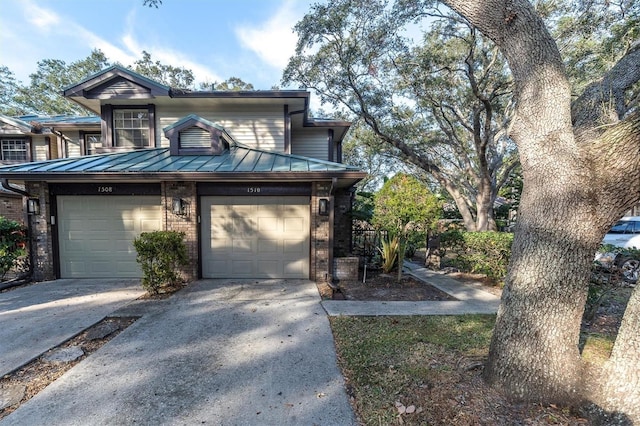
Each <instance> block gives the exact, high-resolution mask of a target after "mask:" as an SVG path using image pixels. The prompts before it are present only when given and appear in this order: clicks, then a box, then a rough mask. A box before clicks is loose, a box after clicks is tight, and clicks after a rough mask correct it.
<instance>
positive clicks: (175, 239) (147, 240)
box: [133, 231, 189, 294]
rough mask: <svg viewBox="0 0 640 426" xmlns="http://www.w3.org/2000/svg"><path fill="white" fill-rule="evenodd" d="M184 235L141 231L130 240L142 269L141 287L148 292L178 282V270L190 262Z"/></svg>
mask: <svg viewBox="0 0 640 426" xmlns="http://www.w3.org/2000/svg"><path fill="white" fill-rule="evenodd" d="M184 235H185V234H184V232H176V231H154V232H143V233H142V234H140V236H139V237H138V238H136V239H134V240H133V246H134V247H135V249H136V252H137V253H138V256H137V258H136V260H137V262H138V263H139V264H140V267H141V268H142V273H143V276H142V287H144V289H145V290H147V291H148V292H149V293H150V294H158V293H159V291H160V287H163V286H175V285H177V284H179V283H180V282H181V280H180V275H179V274H178V270H179V268H180V266H184V265H187V264H188V263H189V258H188V256H187V248H186V246H185V244H184V241H183V239H184Z"/></svg>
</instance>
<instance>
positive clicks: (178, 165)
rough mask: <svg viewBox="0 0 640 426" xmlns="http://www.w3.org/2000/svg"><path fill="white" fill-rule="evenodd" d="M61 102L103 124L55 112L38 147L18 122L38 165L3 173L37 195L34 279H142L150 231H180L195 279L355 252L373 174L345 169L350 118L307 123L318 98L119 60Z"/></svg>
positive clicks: (319, 265)
mask: <svg viewBox="0 0 640 426" xmlns="http://www.w3.org/2000/svg"><path fill="white" fill-rule="evenodd" d="M64 96H66V97H67V98H68V99H71V100H73V101H75V102H77V103H78V104H80V105H83V106H85V107H86V108H88V109H89V110H91V111H93V112H95V113H96V114H99V117H98V120H97V121H95V120H96V118H90V117H89V118H85V119H86V120H87V121H86V122H84V123H79V122H74V123H71V122H67V123H66V124H65V125H66V128H65V126H63V122H59V123H55V122H53V120H49V121H48V122H45V123H42V126H43V127H47V128H48V129H50V133H45V132H43V133H42V134H43V135H44V134H47V135H49V136H44V138H45V140H44V141H42V142H41V141H40V137H38V138H36V136H35V134H34V132H33V130H34V129H33V124H31V127H32V128H31V129H27V127H25V126H24V123H26V120H21V121H22V123H15V124H19V125H21V126H23V129H22V130H23V131H24V132H25V135H27V134H28V135H27V136H25V137H24V138H23V140H25V141H28V140H29V138H31V140H30V142H26V143H27V145H28V144H29V143H30V144H31V145H32V146H31V147H29V146H27V147H26V149H27V151H28V153H30V154H27V156H28V155H31V157H28V158H27V160H35V161H33V162H29V163H27V164H10V165H6V166H3V167H0V180H2V181H3V182H4V183H5V186H9V187H15V186H17V185H24V188H25V191H26V193H27V194H28V198H29V203H27V204H28V205H29V207H30V210H31V214H30V216H29V220H30V221H31V229H32V235H31V243H32V253H34V257H35V259H34V277H35V279H37V280H44V279H54V278H74V277H75V278H99V277H109V278H111V277H139V276H140V270H139V267H138V265H137V263H136V261H135V257H136V254H135V251H134V249H133V246H132V240H133V238H135V237H136V236H137V235H139V234H140V233H141V232H144V231H153V230H177V231H182V232H184V233H185V235H186V238H185V240H186V243H187V248H188V251H189V256H190V259H191V264H190V266H189V267H188V268H186V269H185V271H184V274H185V276H186V278H188V279H194V278H196V277H204V278H304V279H311V280H315V281H323V280H327V279H330V278H331V276H332V274H333V267H332V265H333V257H334V255H337V254H341V255H345V254H347V253H348V251H349V248H350V239H351V218H350V216H349V211H350V208H351V197H352V191H353V186H354V184H355V183H357V182H358V181H360V180H361V179H363V178H364V177H365V173H364V172H361V171H359V170H357V169H355V168H353V167H350V166H347V165H344V164H341V156H342V153H341V144H342V140H343V138H344V135H345V133H346V132H347V130H348V129H349V126H350V123H348V122H343V121H330V120H317V119H312V118H310V117H309V115H308V114H309V96H310V94H309V92H307V91H303V90H291V91H290V90H275V91H240V92H228V91H227V92H219V91H215V92H197V91H193V92H192V91H184V90H176V89H172V88H170V87H167V86H164V85H162V84H159V83H157V82H155V81H153V80H150V79H148V78H145V77H143V76H141V75H139V74H136V73H134V72H132V71H130V70H127V69H125V68H122V67H119V66H113V67H110V68H107V69H106V70H104V71H102V72H100V73H97V74H95V75H93V76H91V77H89V78H87V79H85V80H83V81H81V82H79V83H78V84H75V85H73V86H71V87H69V88H67V89H66V90H65V91H64ZM77 119H78V120H80V118H77ZM92 119H93V120H94V121H91V120H92ZM31 121H34V120H31ZM83 125H84V127H83ZM29 132H31V133H29ZM98 135H99V136H100V137H99V139H98ZM47 137H49V140H48V142H47V141H46V138H47ZM54 137H55V138H54ZM36 139H37V140H38V142H37V143H36V142H34V141H35V140H36ZM54 139H55V143H53V141H54ZM98 140H99V142H97V141H98ZM36 144H37V146H41V145H42V146H46V147H48V149H49V154H48V156H47V157H46V158H43V157H41V155H42V153H41V152H40V151H39V150H38V149H36V148H34V145H36ZM8 145H10V144H8ZM42 151H46V149H43V150H42ZM94 153H95V155H89V156H86V155H87V154H94ZM59 157H63V158H59ZM70 157H76V158H70ZM49 158H52V159H51V160H49V161H40V160H46V159H49ZM55 158H57V159H55Z"/></svg>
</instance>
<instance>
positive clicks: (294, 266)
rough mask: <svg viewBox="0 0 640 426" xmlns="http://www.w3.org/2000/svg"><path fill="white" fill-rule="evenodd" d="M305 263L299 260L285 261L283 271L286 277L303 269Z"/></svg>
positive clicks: (295, 274)
mask: <svg viewBox="0 0 640 426" xmlns="http://www.w3.org/2000/svg"><path fill="white" fill-rule="evenodd" d="M304 267H305V265H304V264H303V263H302V262H301V261H297V262H287V263H286V264H285V265H284V273H285V274H286V275H287V277H295V276H297V275H299V274H300V273H302V271H304Z"/></svg>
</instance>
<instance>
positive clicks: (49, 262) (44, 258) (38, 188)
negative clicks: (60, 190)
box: [26, 182, 56, 281]
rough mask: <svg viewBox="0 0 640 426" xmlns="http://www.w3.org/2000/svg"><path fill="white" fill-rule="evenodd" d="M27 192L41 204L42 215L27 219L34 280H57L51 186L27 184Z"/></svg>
mask: <svg viewBox="0 0 640 426" xmlns="http://www.w3.org/2000/svg"><path fill="white" fill-rule="evenodd" d="M26 190H27V192H28V193H29V194H30V195H31V197H32V198H37V199H38V201H39V202H40V214H39V215H29V216H28V218H27V226H28V227H29V250H30V251H31V261H32V263H33V265H31V267H32V269H33V280H34V281H47V280H55V279H56V275H55V271H54V269H53V240H52V236H53V234H52V232H53V231H52V229H51V222H50V221H51V205H50V203H49V201H50V197H49V185H48V184H47V183H46V182H27V185H26Z"/></svg>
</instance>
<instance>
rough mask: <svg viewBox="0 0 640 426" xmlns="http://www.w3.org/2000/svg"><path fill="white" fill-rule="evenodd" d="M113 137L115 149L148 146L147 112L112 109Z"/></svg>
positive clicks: (143, 110) (142, 110)
mask: <svg viewBox="0 0 640 426" xmlns="http://www.w3.org/2000/svg"><path fill="white" fill-rule="evenodd" d="M113 137H114V144H113V145H114V146H116V147H123V148H144V147H147V146H149V145H150V141H149V112H148V111H147V110H146V109H114V110H113Z"/></svg>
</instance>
